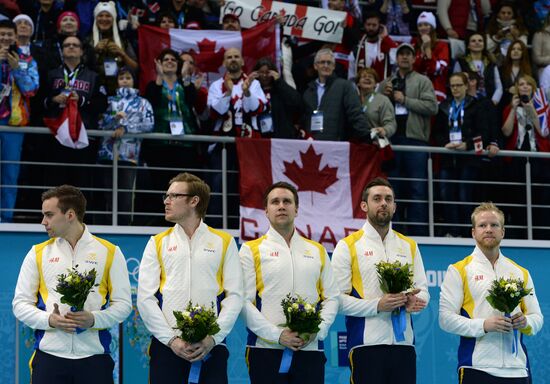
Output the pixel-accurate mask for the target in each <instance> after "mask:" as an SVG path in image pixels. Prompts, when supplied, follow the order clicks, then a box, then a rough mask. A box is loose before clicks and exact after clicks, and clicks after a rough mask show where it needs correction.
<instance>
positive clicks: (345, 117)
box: [303, 48, 370, 141]
mask: <svg viewBox="0 0 550 384" xmlns="http://www.w3.org/2000/svg"><path fill="white" fill-rule="evenodd" d="M313 65H314V67H315V70H316V71H317V75H318V78H317V79H316V80H314V81H312V82H310V83H309V84H308V86H307V88H306V90H305V91H304V95H303V99H304V103H305V105H306V110H305V113H304V126H305V127H306V128H307V129H308V130H309V132H310V133H311V136H312V137H313V138H314V139H315V140H332V141H344V140H349V139H352V138H356V139H363V140H370V128H369V127H368V126H367V120H366V118H365V114H364V113H363V112H362V110H361V101H360V100H359V95H358V94H357V90H356V89H355V86H354V85H353V84H352V83H351V82H350V81H348V80H344V79H341V78H339V77H337V76H336V75H335V74H334V68H335V59H334V53H333V52H332V51H331V50H330V49H328V48H323V49H321V50H319V51H318V52H317V54H316V55H315V59H314V64H313Z"/></svg>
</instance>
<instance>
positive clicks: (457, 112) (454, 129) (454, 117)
mask: <svg viewBox="0 0 550 384" xmlns="http://www.w3.org/2000/svg"><path fill="white" fill-rule="evenodd" d="M459 119H460V125H462V123H463V122H464V100H462V102H461V103H460V105H458V106H457V105H456V103H455V101H454V100H453V102H452V103H451V107H450V108H449V141H450V142H451V143H453V144H461V143H462V129H461V127H460V125H459Z"/></svg>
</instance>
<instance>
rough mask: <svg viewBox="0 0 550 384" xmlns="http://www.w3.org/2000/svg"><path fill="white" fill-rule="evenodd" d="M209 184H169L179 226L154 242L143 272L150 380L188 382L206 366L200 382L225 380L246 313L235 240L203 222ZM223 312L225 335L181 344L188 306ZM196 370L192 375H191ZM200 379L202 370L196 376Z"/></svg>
mask: <svg viewBox="0 0 550 384" xmlns="http://www.w3.org/2000/svg"><path fill="white" fill-rule="evenodd" d="M209 198H210V187H209V186H208V185H207V184H206V183H205V182H204V181H203V180H201V179H200V178H198V177H197V176H195V175H192V174H190V173H180V174H179V175H177V176H176V177H174V178H173V179H172V180H170V187H169V188H168V192H166V194H165V195H164V196H163V201H164V207H165V218H166V220H167V221H170V222H172V223H175V225H174V226H173V227H172V228H170V229H168V230H167V231H164V232H162V233H159V234H158V235H156V236H153V237H151V239H150V240H149V242H148V243H147V246H146V248H145V251H144V252H143V258H142V259H141V265H140V268H139V282H138V297H137V306H138V309H139V313H140V315H141V317H142V319H143V322H144V323H145V326H146V327H147V329H148V330H149V331H150V332H151V333H152V334H153V337H152V341H151V347H150V349H149V355H150V356H151V360H150V363H149V364H150V369H149V382H150V383H151V384H157V383H162V384H166V383H184V382H187V381H188V378H190V377H192V375H193V373H192V372H193V371H194V370H191V365H192V363H195V362H199V361H202V367H201V369H199V377H198V379H200V381H199V382H200V383H215V384H218V383H220V384H223V383H227V382H228V379H227V359H228V356H229V351H228V350H227V347H226V345H225V338H226V336H227V335H228V334H229V332H230V331H231V329H232V328H233V325H234V323H235V321H236V320H237V317H238V315H239V313H240V312H241V308H242V295H243V293H242V284H243V283H242V270H241V264H240V262H239V255H238V252H237V245H236V244H235V240H234V239H233V237H232V236H231V235H230V234H228V233H226V232H223V231H219V230H216V229H214V228H211V227H209V226H207V225H206V224H205V223H204V222H203V219H204V216H205V215H206V209H207V208H208V201H209ZM190 301H191V302H192V303H193V305H200V306H203V307H206V308H209V307H210V306H211V305H212V304H213V305H214V307H215V310H216V313H217V317H218V319H217V323H218V325H219V327H220V331H219V332H218V333H216V334H215V335H212V336H206V337H205V338H204V339H203V340H201V341H200V342H197V343H188V342H186V341H184V340H182V339H181V338H180V337H179V336H180V332H179V331H177V330H176V329H174V327H175V326H176V319H175V317H174V314H173V311H184V310H185V308H186V307H187V305H188V303H189V302H190ZM190 372H191V373H190ZM195 374H196V371H195Z"/></svg>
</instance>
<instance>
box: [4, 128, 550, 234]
mask: <svg viewBox="0 0 550 384" xmlns="http://www.w3.org/2000/svg"><path fill="white" fill-rule="evenodd" d="M0 132H19V133H32V134H47V135H51V133H50V131H49V130H48V129H47V128H43V127H17V128H15V127H7V126H0ZM111 134H112V132H110V131H98V130H90V131H88V135H89V136H91V137H110V136H111ZM125 137H138V138H143V139H152V140H166V139H169V140H172V141H175V140H177V141H188V142H200V143H220V144H221V145H222V146H223V148H222V152H221V155H222V162H221V168H220V169H186V171H190V172H192V173H193V172H200V173H203V174H216V173H220V174H221V181H222V182H221V191H219V192H213V193H212V195H213V196H216V197H219V198H221V201H222V204H221V211H220V212H215V213H213V214H209V215H208V216H207V219H208V218H210V219H212V218H221V226H222V227H223V228H224V229H237V228H229V227H230V225H229V220H228V219H230V218H231V219H237V218H238V217H236V216H231V215H230V214H229V213H228V197H236V196H237V194H235V193H231V192H230V191H229V189H228V180H229V179H230V178H237V176H238V172H237V171H231V170H228V164H227V148H226V145H227V144H233V143H234V142H235V139H234V138H231V137H216V136H199V135H186V136H172V135H169V134H160V133H150V134H126V135H125ZM393 150H394V151H395V152H427V153H429V158H428V163H427V174H428V178H427V179H426V180H424V179H411V178H409V177H407V175H400V177H398V178H396V177H394V178H390V181H392V180H393V181H397V180H401V181H409V182H410V181H414V182H427V183H428V198H427V200H423V201H418V200H404V199H399V196H397V203H398V206H399V204H402V203H411V202H416V203H424V204H427V209H428V222H420V223H410V222H409V223H406V222H400V221H395V224H396V225H423V226H426V225H427V226H428V228H429V235H430V236H431V237H433V236H435V235H436V233H435V229H436V227H445V226H447V227H453V226H459V227H460V226H462V227H468V224H460V223H442V222H436V220H435V219H436V215H435V213H436V210H435V206H436V205H442V204H453V203H454V204H465V205H470V206H472V208H473V206H475V205H477V204H478V203H479V202H478V201H469V202H468V201H458V202H452V201H441V200H436V198H435V197H436V191H437V187H436V186H437V185H438V184H439V183H442V182H445V183H470V184H475V185H480V184H483V185H489V186H494V187H495V188H502V187H504V188H510V187H524V188H525V195H526V201H525V204H518V203H509V202H508V203H507V202H501V201H498V200H497V201H495V203H496V204H497V205H499V206H500V207H501V208H503V209H504V210H505V211H506V209H515V210H516V211H517V210H518V209H522V210H524V212H525V217H526V225H517V224H512V225H507V228H512V229H514V228H515V229H521V230H526V232H527V236H526V237H527V239H530V240H531V239H533V229H537V230H550V214H548V215H546V216H547V217H548V221H547V222H546V223H544V224H545V225H542V226H540V225H539V226H533V209H538V210H542V209H549V208H550V206H548V205H541V204H533V187H536V188H548V187H550V185H549V184H544V183H533V182H532V180H531V161H532V159H550V153H541V152H520V151H500V152H499V154H498V156H499V157H503V156H505V157H511V158H523V159H525V160H526V161H525V175H526V177H525V183H523V182H510V181H507V182H501V181H487V180H441V179H437V178H435V177H434V164H433V158H434V155H436V154H439V155H450V154H452V155H458V156H473V155H474V154H473V152H471V151H470V152H461V151H452V150H448V149H446V148H437V147H415V146H403V145H395V146H393ZM114 151H115V153H114V159H115V160H114V161H113V163H112V165H110V164H109V165H104V164H59V163H54V162H36V161H20V162H19V163H20V164H21V165H23V166H29V167H33V166H49V167H54V166H66V167H83V168H91V169H111V168H112V184H111V188H97V187H95V186H93V187H89V188H82V190H83V191H85V192H86V191H87V192H110V194H111V196H112V212H106V211H97V210H96V211H94V210H89V211H88V212H87V214H90V215H103V216H105V215H110V216H111V225H114V226H115V225H117V224H118V216H119V215H120V214H127V215H128V214H133V215H134V216H154V217H162V216H163V214H162V213H161V212H158V213H155V212H139V211H134V212H119V210H118V206H119V204H118V194H119V192H126V193H135V194H153V193H155V194H157V195H159V196H160V194H161V193H163V192H164V191H162V190H151V189H120V188H118V184H117V180H118V172H119V170H120V169H124V168H129V167H128V166H122V165H119V164H118V160H117V159H118V156H117V155H118V154H117V153H116V146H114ZM7 163H9V162H7V161H3V162H2V164H7ZM549 165H550V162H549ZM135 169H137V170H138V173H139V172H140V171H151V170H153V171H154V170H159V171H174V172H181V171H182V169H174V168H164V167H147V166H137V167H135ZM549 174H550V169H549ZM138 177H139V176H138ZM1 187H12V186H10V185H1ZM17 187H18V189H19V191H20V192H19V193H23V191H24V190H33V189H34V190H44V189H47V188H49V187H52V185H23V184H19V185H18V186H17ZM546 193H550V190H549V192H546ZM1 209H2V210H3V211H5V210H6V208H5V207H2V208H1ZM14 213H16V214H19V215H21V214H27V215H29V214H30V215H35V216H33V218H32V221H33V222H34V223H36V219H37V218H39V217H40V215H41V211H40V210H39V209H32V208H28V207H18V208H17V209H14ZM548 213H550V211H548ZM29 221H30V220H29Z"/></svg>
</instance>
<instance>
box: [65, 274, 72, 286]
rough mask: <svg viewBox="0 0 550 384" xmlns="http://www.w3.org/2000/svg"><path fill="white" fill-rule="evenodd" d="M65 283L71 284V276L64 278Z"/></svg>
mask: <svg viewBox="0 0 550 384" xmlns="http://www.w3.org/2000/svg"><path fill="white" fill-rule="evenodd" d="M65 282H66V283H69V284H70V283H72V282H73V275H71V274H70V273H69V274H68V275H67V277H66V278H65Z"/></svg>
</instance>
